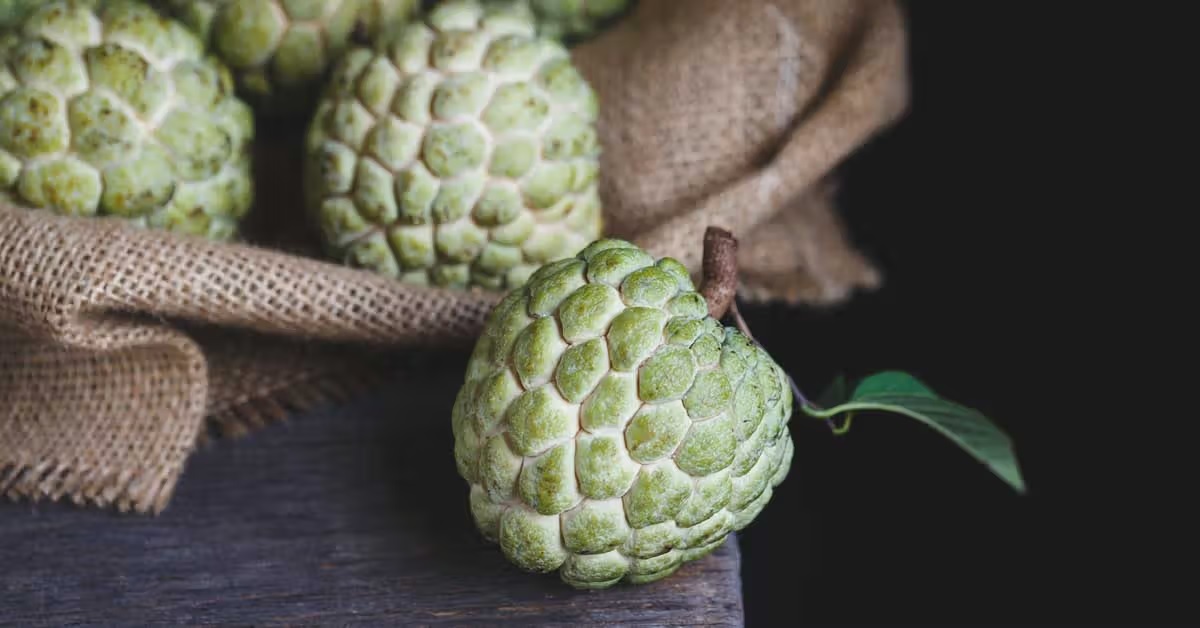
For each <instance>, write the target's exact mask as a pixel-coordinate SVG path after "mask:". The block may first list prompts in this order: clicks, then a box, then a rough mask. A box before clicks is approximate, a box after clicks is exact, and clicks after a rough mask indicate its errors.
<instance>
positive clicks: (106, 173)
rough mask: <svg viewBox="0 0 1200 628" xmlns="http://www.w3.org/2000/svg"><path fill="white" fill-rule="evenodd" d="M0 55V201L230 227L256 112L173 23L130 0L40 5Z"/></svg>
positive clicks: (246, 195)
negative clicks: (239, 97) (252, 112)
mask: <svg viewBox="0 0 1200 628" xmlns="http://www.w3.org/2000/svg"><path fill="white" fill-rule="evenodd" d="M0 58H3V59H4V60H5V61H6V63H5V64H4V65H3V66H2V67H0V199H4V200H7V201H10V202H12V203H14V204H17V205H23V206H26V207H32V208H40V209H49V210H53V211H55V212H58V213H61V214H66V215H72V216H113V217H118V218H121V219H124V220H126V221H128V222H130V223H133V224H135V225H138V226H142V227H151V228H161V229H166V230H170V231H176V232H180V233H189V234H194V235H199V236H204V237H208V238H211V239H215V240H227V239H230V238H232V237H233V236H235V235H236V233H237V230H238V225H239V224H240V222H241V220H242V218H243V217H244V216H245V215H246V213H247V212H248V211H249V209H250V206H251V204H252V201H253V195H254V194H253V193H254V187H253V180H252V173H251V161H250V150H249V148H250V143H251V142H252V141H253V134H254V120H253V117H252V115H251V111H250V108H249V106H248V105H247V104H246V103H244V102H243V101H241V100H240V99H238V98H237V96H236V95H235V94H234V93H233V92H234V90H233V83H232V79H231V76H230V74H229V71H228V69H227V68H226V67H225V66H223V65H222V64H221V63H220V62H219V61H216V60H215V59H212V58H211V57H208V56H206V55H205V54H204V49H203V45H202V44H201V42H200V40H199V39H198V38H197V37H196V36H195V35H194V34H193V33H192V32H191V31H189V30H188V29H187V28H185V27H184V26H183V25H182V24H180V23H178V22H176V21H174V20H171V19H169V18H167V17H165V16H163V15H162V14H160V13H158V12H156V11H155V10H154V9H153V8H151V7H150V6H149V5H146V4H144V3H138V2H130V1H128V0H108V1H105V0H92V1H90V2H89V1H86V0H60V1H55V2H46V3H43V4H42V6H40V7H39V8H37V9H36V10H35V11H34V12H33V13H31V14H30V15H29V16H28V17H27V18H26V19H25V20H24V21H23V22H22V24H21V27H20V30H19V31H10V32H8V33H6V34H5V35H4V36H3V38H2V39H0Z"/></svg>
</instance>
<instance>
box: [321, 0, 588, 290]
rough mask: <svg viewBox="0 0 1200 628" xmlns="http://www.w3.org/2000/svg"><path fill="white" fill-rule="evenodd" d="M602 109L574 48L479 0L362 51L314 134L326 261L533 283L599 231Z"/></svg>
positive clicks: (336, 80)
mask: <svg viewBox="0 0 1200 628" xmlns="http://www.w3.org/2000/svg"><path fill="white" fill-rule="evenodd" d="M597 108H598V101H597V97H596V94H595V93H594V91H593V90H592V88H591V87H590V86H589V85H588V83H587V82H586V80H585V79H584V78H583V77H582V76H581V75H580V74H579V72H578V71H577V70H576V68H575V66H574V65H573V63H572V60H571V58H570V57H569V55H568V54H567V51H566V49H565V48H564V47H563V46H562V44H560V43H558V42H556V41H553V40H550V39H545V38H539V37H537V36H536V35H535V33H534V25H533V22H532V20H531V19H530V18H529V16H528V15H526V14H524V13H522V12H519V11H510V10H508V9H507V8H505V7H501V6H496V5H488V6H486V7H485V6H484V5H483V4H481V3H480V2H478V1H475V0H450V1H447V2H442V3H440V4H438V5H436V6H435V7H434V8H433V9H431V10H430V11H429V12H428V13H426V14H424V15H423V19H422V20H420V21H417V22H413V23H411V24H409V25H407V26H405V27H402V28H401V29H399V30H397V31H395V32H394V33H393V35H392V36H391V37H390V38H388V39H387V40H386V41H385V42H384V43H383V44H382V45H380V46H378V47H377V48H375V49H373V50H372V49H369V48H366V47H357V48H355V49H353V50H351V51H349V52H348V53H347V54H346V55H345V57H343V59H342V61H341V62H340V63H339V64H338V66H337V67H336V69H335V71H334V74H333V76H332V78H331V82H330V83H329V86H328V88H327V90H326V92H325V94H324V96H323V97H322V99H321V101H320V102H319V104H318V105H317V109H316V112H315V114H314V116H313V119H312V122H311V124H310V126H309V132H308V137H307V144H306V153H307V158H306V164H307V165H306V176H305V181H306V198H307V204H308V208H309V212H310V214H311V216H312V219H313V220H315V221H316V224H317V225H318V226H319V230H320V232H321V234H322V239H323V241H324V243H325V246H326V250H327V253H328V255H329V256H330V257H332V258H333V259H336V260H338V261H340V262H342V263H344V264H347V265H349V266H354V267H359V268H366V269H371V270H373V271H376V272H380V273H383V274H385V275H389V276H393V277H397V278H399V279H400V280H402V281H407V282H412V283H419V284H431V285H437V286H445V287H456V288H465V287H471V286H479V287H483V288H485V289H494V290H508V289H510V288H513V287H516V286H519V285H521V284H522V283H523V282H524V281H525V279H527V278H528V277H529V275H530V274H532V273H533V271H534V270H536V269H537V268H538V267H539V266H541V265H542V264H544V263H545V262H548V261H551V260H555V259H559V258H562V257H567V256H570V255H574V254H575V253H577V252H579V251H580V250H581V249H583V247H584V246H586V245H587V244H588V243H589V242H591V241H592V240H595V239H596V238H598V237H599V236H600V233H601V229H602V226H603V223H602V216H601V208H600V196H599V193H598V190H597V184H596V176H597V171H598V168H599V155H600V148H599V143H598V139H597V133H596V128H595V122H596V114H597Z"/></svg>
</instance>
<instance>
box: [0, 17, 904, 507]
mask: <svg viewBox="0 0 1200 628" xmlns="http://www.w3.org/2000/svg"><path fill="white" fill-rule="evenodd" d="M906 45H907V41H906V33H905V26H904V21H903V16H902V13H901V11H900V10H899V7H898V5H897V4H895V3H894V2H889V1H886V0H877V1H872V0H861V1H854V0H771V1H767V0H737V2H730V1H728V0H641V1H640V2H638V3H637V4H636V5H635V8H634V9H633V11H632V12H631V13H630V14H628V15H627V16H626V17H625V18H624V19H623V20H622V21H620V22H618V23H617V24H615V25H614V26H612V27H611V28H610V29H609V30H607V31H605V32H604V33H603V34H602V35H600V36H599V37H596V38H595V39H593V40H591V41H589V42H586V43H584V44H582V45H580V46H578V47H576V48H574V49H573V51H572V53H573V55H574V57H575V59H576V62H577V63H578V65H579V67H580V68H581V70H582V71H583V73H584V75H585V76H586V77H587V78H588V80H589V81H590V82H591V83H592V85H593V86H594V87H595V88H596V90H597V92H598V93H599V96H600V99H601V119H600V141H601V144H602V147H603V151H604V152H603V158H602V164H601V172H602V174H601V183H602V191H601V194H602V199H603V201H604V205H605V209H604V212H605V218H606V222H607V228H606V231H607V233H608V234H609V235H613V236H617V237H623V238H627V239H630V240H633V241H635V242H637V243H638V244H640V245H642V246H644V247H646V248H647V249H648V250H650V251H651V252H653V253H654V254H656V255H669V256H673V257H676V258H677V259H679V260H680V261H682V262H684V263H685V264H687V265H688V266H689V268H691V269H692V270H693V272H698V271H699V268H700V254H701V248H702V247H701V243H702V239H703V232H704V229H705V228H706V227H707V226H709V225H715V226H720V227H724V228H726V229H728V230H730V231H732V232H733V233H734V234H735V235H736V236H737V237H738V238H739V240H740V241H741V246H740V254H739V264H740V267H741V274H740V277H741V285H740V286H739V293H740V297H741V298H742V299H744V300H748V301H751V302H754V301H759V302H761V301H768V300H782V301H786V302H788V303H792V304H797V305H805V306H809V307H819V306H822V305H828V304H835V303H840V302H842V301H844V300H846V299H848V298H850V297H851V295H852V294H854V292H855V291H856V290H858V289H869V288H871V287H873V286H875V285H877V284H878V283H879V281H880V278H879V273H878V270H877V269H876V268H875V267H874V266H873V265H872V264H871V263H870V261H868V260H867V259H866V258H865V257H864V256H863V255H861V254H860V252H859V251H858V250H857V249H856V248H855V246H854V245H853V244H852V243H851V240H850V237H849V234H847V233H846V232H845V229H844V227H843V226H842V223H841V221H840V219H839V217H838V215H837V211H836V207H835V204H834V189H835V184H834V176H835V171H836V169H837V167H838V165H839V164H840V163H841V162H842V161H843V160H844V159H845V158H846V157H847V156H849V155H850V154H851V153H853V152H854V151H855V150H856V149H857V148H859V147H860V146H861V145H862V144H864V143H865V142H867V141H868V140H869V139H871V138H872V137H873V136H874V135H875V134H877V133H879V132H880V131H881V130H882V129H884V128H886V127H888V126H889V125H890V124H892V123H893V122H894V121H895V120H896V119H898V118H899V117H900V116H901V115H902V114H903V113H904V112H905V110H906V109H907V106H908V98H909V94H908V76H907V69H906V62H907V59H906V52H907V51H906ZM301 131H302V130H301V129H292V130H285V131H284V132H282V133H278V132H277V133H274V134H270V133H266V132H264V133H261V134H260V136H259V138H258V140H257V145H256V151H257V155H256V190H257V199H258V200H257V204H256V207H255V209H254V215H253V220H252V221H251V223H250V225H249V227H248V229H247V231H246V237H245V239H244V240H243V241H241V242H238V243H226V244H218V243H212V242H206V241H202V240H199V239H194V238H188V237H183V236H178V235H174V234H169V233H165V232H158V231H152V230H142V229H136V228H132V227H127V226H124V225H122V224H119V223H117V222H113V221H109V220H102V219H90V218H66V217H60V216H57V215H54V214H52V213H51V212H48V211H39V210H31V209H27V208H21V207H13V206H8V205H2V204H0V492H3V493H5V494H7V495H8V496H10V497H13V498H23V499H31V500H37V499H53V500H59V499H70V500H73V501H75V502H76V503H79V504H86V505H93V506H100V507H109V506H115V507H116V508H118V509H120V510H121V511H134V512H142V513H154V512H159V511H161V510H162V509H163V508H165V507H166V506H167V505H168V504H169V502H170V498H171V495H172V492H173V489H174V487H175V485H176V483H177V482H178V481H179V479H180V476H181V475H182V473H183V470H184V468H185V465H186V461H187V458H188V456H189V454H190V453H191V452H193V451H195V450H196V448H197V447H198V446H201V445H202V444H203V443H205V442H209V443H213V444H217V445H219V439H217V440H213V439H212V436H213V435H214V434H216V435H218V436H223V435H239V434H245V433H248V432H251V431H253V430H254V429H256V428H258V427H261V426H263V425H266V424H267V423H269V422H271V421H273V420H277V419H279V418H281V417H283V416H286V415H287V414H288V413H289V412H292V411H295V410H299V409H304V408H307V407H310V406H312V405H313V404H316V403H321V402H324V401H328V400H331V399H335V398H338V397H340V396H344V395H346V394H349V393H352V392H354V391H356V390H358V389H359V388H361V387H363V386H369V385H375V384H380V383H383V382H386V380H387V378H391V377H403V376H404V373H405V372H406V369H410V368H431V365H436V364H438V363H439V360H442V359H443V358H444V357H445V356H463V355H465V353H466V352H467V351H469V349H470V347H471V346H472V345H473V344H474V341H475V338H476V335H477V334H478V333H479V330H480V329H481V327H482V325H483V323H484V321H485V319H486V316H487V313H488V312H489V311H490V309H491V307H492V306H493V305H494V304H495V303H496V302H497V301H498V300H499V298H500V296H501V295H498V294H494V293H489V292H485V291H479V290H476V291H455V290H444V289H436V288H424V287H417V286H410V285H403V284H400V283H398V282H396V281H394V280H390V279H387V278H384V277H381V276H376V275H373V274H371V273H369V272H366V271H359V270H353V269H349V268H344V267H340V266H338V265H336V264H332V263H329V262H326V261H323V260H321V259H320V258H319V256H318V255H317V254H316V253H315V251H316V250H317V249H316V248H315V247H314V246H313V243H312V242H311V238H310V237H309V236H308V233H309V232H308V231H307V229H306V228H305V226H304V225H303V223H302V216H303V210H302V204H301V200H302V199H301V198H300V197H299V196H298V194H299V190H300V188H301V187H302V186H300V185H298V182H297V179H298V177H299V176H300V175H299V173H300V171H301V169H300V155H299V149H300V136H301ZM414 356H426V357H420V358H418V357H414ZM418 359H420V360H426V361H423V362H420V363H414V362H413V361H414V360H418ZM428 360H432V362H430V361H428ZM454 364H458V363H456V362H454V361H453V360H450V361H448V362H447V363H446V364H443V365H442V367H444V368H451V366H450V365H454ZM447 376H449V377H454V376H456V375H455V373H454V372H453V371H451V372H448V374H447ZM447 407H449V403H448V405H447ZM447 420H448V419H447ZM447 425H448V423H447ZM447 429H448V428H447ZM447 455H449V453H448V454H447Z"/></svg>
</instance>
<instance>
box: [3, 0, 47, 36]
mask: <svg viewBox="0 0 1200 628" xmlns="http://www.w3.org/2000/svg"><path fill="white" fill-rule="evenodd" d="M43 4H46V0H0V31H6V30H9V29H11V28H15V27H18V26H20V25H21V22H22V21H24V20H25V18H26V17H27V16H28V15H29V14H30V13H32V12H33V10H34V9H36V8H38V7H40V6H42V5H43Z"/></svg>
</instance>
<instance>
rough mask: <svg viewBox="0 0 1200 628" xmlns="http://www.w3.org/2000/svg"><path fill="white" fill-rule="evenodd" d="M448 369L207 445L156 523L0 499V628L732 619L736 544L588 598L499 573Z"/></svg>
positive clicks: (507, 569)
mask: <svg viewBox="0 0 1200 628" xmlns="http://www.w3.org/2000/svg"><path fill="white" fill-rule="evenodd" d="M455 374H456V373H455V372H454V371H453V369H449V370H446V369H442V370H439V371H436V372H430V373H427V374H426V375H421V376H410V377H411V379H408V380H407V381H402V382H397V384H396V385H395V386H394V387H392V388H391V389H390V390H387V391H384V392H381V393H376V394H369V395H367V396H365V397H362V398H360V399H358V400H357V401H354V402H351V403H343V404H338V405H337V406H331V407H330V408H327V409H324V410H318V411H315V412H312V413H308V414H305V415H301V416H297V417H294V418H292V419H291V420H290V421H288V422H286V423H282V424H277V425H274V426H270V427H268V428H267V429H266V430H265V431H262V432H259V433H257V434H255V435H253V436H251V437H249V438H247V439H244V440H239V441H224V442H217V443H214V444H213V445H211V446H209V447H207V448H205V449H204V450H203V451H200V452H198V453H197V454H196V455H195V456H194V457H193V458H192V459H191V463H190V464H189V467H188V469H187V471H186V472H185V474H184V476H183V479H182V481H181V482H180V485H179V487H178V489H177V493H176V497H175V499H174V500H173V502H172V503H171V505H170V507H169V508H168V509H167V510H166V511H165V512H164V513H163V514H162V515H160V516H159V517H157V518H152V517H133V516H128V515H119V514H116V513H111V512H105V511H95V510H84V509H80V508H77V507H74V506H72V505H69V504H68V505H59V504H37V505H33V504H29V503H15V504H14V503H7V502H6V503H4V504H0V625H10V624H11V625H19V626H29V625H67V624H72V625H77V624H87V625H105V626H113V625H138V626H145V625H161V624H174V625H180V624H189V625H195V624H214V623H218V624H223V625H230V624H234V625H264V624H286V625H346V624H360V623H361V624H370V625H380V624H383V625H397V624H402V625H414V624H415V625H429V624H448V625H463V624H470V625H479V624H489V625H490V624H497V623H512V624H518V625H529V624H544V623H556V624H576V625H590V624H609V623H612V624H623V625H629V624H638V625H647V624H649V625H703V624H707V625H741V623H742V620H743V607H742V597H741V581H740V578H739V567H740V560H739V554H738V548H737V543H736V541H735V540H734V539H731V540H730V541H729V542H728V543H727V545H726V546H725V547H723V548H722V549H720V550H719V551H718V552H716V553H714V554H713V555H711V556H709V557H707V558H705V559H703V560H700V561H697V562H695V563H692V564H690V565H685V566H684V567H683V568H682V569H681V570H680V571H679V572H678V573H677V574H676V575H675V576H674V577H672V578H670V579H667V580H665V581H660V582H658V583H654V584H650V585H645V586H621V587H618V588H614V589H609V590H606V591H598V592H581V591H575V590H573V589H570V588H568V587H567V586H566V585H563V584H561V583H560V582H559V580H558V579H557V577H556V576H538V575H531V574H525V573H523V572H520V571H519V570H517V569H516V568H514V567H512V566H510V565H509V564H508V563H507V562H506V561H505V559H504V557H503V556H502V555H501V554H500V553H499V550H498V548H496V547H495V546H493V545H489V544H487V543H486V542H484V541H483V540H481V539H480V538H479V536H478V535H477V534H476V533H475V531H474V528H473V526H472V524H471V522H470V518H469V514H468V510H467V507H466V503H467V501H466V498H467V492H466V487H465V484H464V483H462V481H461V480H460V479H459V478H458V476H457V475H456V473H455V469H454V460H453V456H452V455H451V451H452V436H451V435H450V429H449V412H450V407H451V405H452V403H453V392H454V383H455V379H456V377H455Z"/></svg>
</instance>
